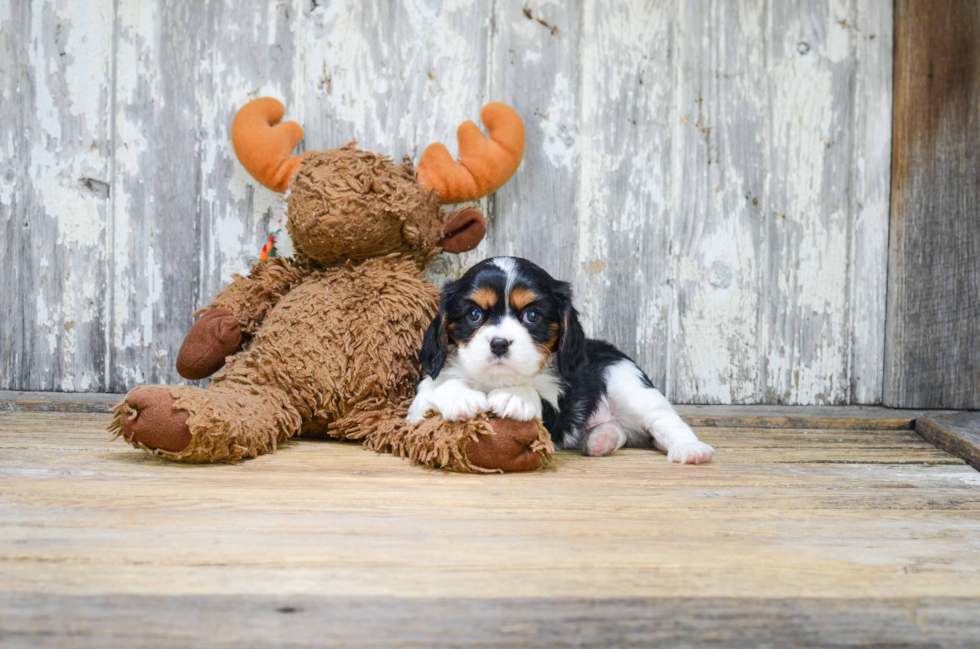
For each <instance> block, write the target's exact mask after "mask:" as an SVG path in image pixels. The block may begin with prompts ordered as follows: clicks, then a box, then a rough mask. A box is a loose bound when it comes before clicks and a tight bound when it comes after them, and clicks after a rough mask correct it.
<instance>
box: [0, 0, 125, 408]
mask: <svg viewBox="0 0 980 649" xmlns="http://www.w3.org/2000/svg"><path fill="white" fill-rule="evenodd" d="M112 21H113V2H112V1H111V0H95V1H93V2H90V3H85V4H81V3H64V2H57V3H56V2H33V3H28V2H2V3H0V58H2V60H3V63H2V65H0V256H2V260H3V261H2V263H0V389H10V388H17V389H28V390H69V391H71V390H81V391H88V390H100V389H104V387H105V384H104V378H105V324H106V304H105V299H106V290H105V289H106V287H105V284H106V281H105V275H106V268H107V256H106V254H105V236H106V225H107V222H108V218H109V196H110V180H111V178H110V174H111V165H110V162H109V158H110V150H111V147H112V140H111V119H110V116H111V101H112V100H111V97H112V78H111V71H112V48H113V45H112Z"/></svg>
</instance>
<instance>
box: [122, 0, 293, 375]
mask: <svg viewBox="0 0 980 649" xmlns="http://www.w3.org/2000/svg"><path fill="white" fill-rule="evenodd" d="M294 4H300V3H292V4H291V3H279V2H277V3H269V2H266V1H265V0H254V1H250V2H245V3H234V4H229V3H225V2H219V1H214V2H207V3H203V4H202V3H197V2H190V1H181V2H164V1H163V0H159V1H156V2H149V3H147V2H136V1H133V2H129V1H127V0H122V1H120V2H118V7H117V15H116V21H117V48H118V51H117V54H116V58H117V60H116V105H115V131H116V142H115V156H114V162H115V171H114V176H115V186H116V191H115V193H114V195H113V223H112V242H111V245H112V258H113V271H112V284H111V296H112V324H111V328H110V345H109V348H110V359H111V362H110V369H109V375H108V379H107V388H108V389H110V390H113V391H125V390H128V389H129V388H131V387H133V386H134V385H137V384H140V383H147V382H174V381H180V379H179V377H178V376H177V374H176V372H175V370H174V359H175V358H176V355H177V350H178V349H179V348H180V344H181V342H182V341H183V337H184V334H185V333H186V332H187V330H188V329H189V328H190V325H191V323H192V319H191V313H192V312H193V311H194V310H196V309H197V308H198V307H200V306H203V305H205V304H207V303H208V302H209V301H210V299H211V298H212V297H213V295H214V294H216V293H217V292H218V291H219V290H220V289H221V287H223V286H224V285H225V284H226V283H227V282H228V281H230V279H231V275H232V273H235V272H243V271H245V270H246V269H247V268H248V266H249V265H250V262H251V261H254V260H255V259H256V258H257V256H258V251H259V250H260V249H261V247H262V244H263V243H264V241H265V238H266V237H267V235H268V228H269V223H270V221H272V222H273V223H274V222H275V221H278V219H279V217H280V216H281V214H282V201H281V199H280V198H279V197H278V196H277V195H275V194H273V193H271V192H269V191H266V190H264V189H261V190H260V191H256V187H257V186H258V185H257V183H255V182H254V181H251V179H249V177H248V174H247V173H246V172H245V171H244V170H243V169H242V168H241V165H239V164H238V162H237V160H236V159H235V156H234V152H233V151H232V147H231V143H230V141H229V137H228V132H229V128H230V124H231V119H232V116H233V115H234V112H235V110H237V108H239V107H240V106H241V105H242V104H244V103H245V102H246V101H248V100H249V99H253V98H255V97H256V96H260V95H264V94H272V95H275V96H277V97H280V98H281V99H283V100H284V101H286V102H287V103H288V102H289V99H290V96H291V89H292V73H293V62H294V59H295V57H296V56H297V55H298V54H297V50H296V49H294V47H293V40H294V39H293V34H294V33H295V23H296V22H297V21H298V20H299V19H300V18H301V16H300V9H298V8H297V7H295V6H293V5H294ZM291 12H292V13H291Z"/></svg>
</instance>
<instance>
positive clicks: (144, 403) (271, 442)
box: [109, 384, 300, 462]
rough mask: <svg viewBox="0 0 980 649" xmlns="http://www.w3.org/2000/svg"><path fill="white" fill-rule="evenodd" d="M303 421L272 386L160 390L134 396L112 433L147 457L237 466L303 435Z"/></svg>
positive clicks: (163, 387)
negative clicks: (236, 464) (149, 454)
mask: <svg viewBox="0 0 980 649" xmlns="http://www.w3.org/2000/svg"><path fill="white" fill-rule="evenodd" d="M299 428H300V416H299V414H298V413H297V411H296V409H295V408H294V407H293V406H292V405H291V404H290V403H289V402H288V399H287V398H286V395H285V393H284V392H282V391H281V390H277V389H275V388H272V387H271V386H254V388H251V389H244V386H241V385H234V384H233V385H221V384H219V385H212V386H209V387H208V388H207V389H204V390H202V389H200V388H195V387H190V386H177V385H158V386H147V387H139V388H136V389H134V390H133V391H131V392H130V393H129V394H128V395H126V398H125V399H124V400H123V401H122V403H120V404H119V405H118V406H116V412H115V417H114V418H113V421H112V423H111V424H110V426H109V430H110V431H111V432H114V433H115V434H116V435H117V436H122V437H123V438H124V439H125V440H126V441H127V442H129V443H130V444H132V445H133V446H135V447H136V448H141V449H144V450H146V451H150V452H152V453H153V454H154V455H159V456H161V457H165V458H168V459H171V460H176V461H181V462H236V461H238V460H242V459H246V458H252V457H255V456H257V455H261V454H263V453H271V452H273V451H275V450H276V444H277V443H278V442H281V441H284V440H286V439H289V438H290V437H292V436H293V435H295V434H296V433H298V432H299Z"/></svg>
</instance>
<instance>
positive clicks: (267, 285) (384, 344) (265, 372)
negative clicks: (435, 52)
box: [110, 144, 552, 473]
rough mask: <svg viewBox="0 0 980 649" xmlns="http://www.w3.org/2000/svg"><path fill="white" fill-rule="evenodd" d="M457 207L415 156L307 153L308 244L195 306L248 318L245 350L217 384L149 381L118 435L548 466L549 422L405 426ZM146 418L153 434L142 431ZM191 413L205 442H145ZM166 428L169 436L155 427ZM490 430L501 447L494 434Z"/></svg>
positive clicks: (478, 467)
mask: <svg viewBox="0 0 980 649" xmlns="http://www.w3.org/2000/svg"><path fill="white" fill-rule="evenodd" d="M472 211H474V212H475V210H472ZM456 215H457V213H445V212H443V211H442V209H441V208H440V207H439V203H438V199H437V197H436V196H435V195H434V194H433V193H432V192H429V191H426V190H425V189H423V188H422V187H421V186H420V185H419V184H418V182H417V181H416V180H415V177H414V171H413V169H412V167H411V164H409V163H406V164H404V165H395V164H393V163H392V162H391V160H390V159H388V158H386V157H384V156H380V155H376V154H373V153H367V152H365V151H360V150H358V149H356V148H354V145H353V144H349V145H347V146H346V147H343V148H341V149H336V150H333V151H324V152H318V153H314V154H312V155H309V156H307V157H306V158H305V159H304V161H303V165H302V167H301V168H300V170H299V171H298V172H297V174H296V176H295V178H294V180H293V183H292V185H291V190H290V195H289V197H288V228H289V231H290V234H291V235H292V238H293V243H294V245H295V248H296V250H297V254H296V255H295V256H294V257H293V258H292V259H289V260H286V259H282V258H274V259H272V260H271V261H269V262H267V263H259V264H256V265H255V266H253V267H252V270H251V272H250V273H249V275H248V277H241V276H236V277H235V278H234V281H232V283H231V284H230V285H229V286H228V287H226V288H225V289H224V290H223V291H221V293H219V294H218V296H217V297H216V298H215V299H214V300H213V301H212V302H211V304H209V305H208V306H207V307H205V308H204V309H201V310H200V311H198V313H197V314H196V315H200V314H204V316H203V317H202V318H201V320H199V321H198V324H200V323H201V322H205V324H204V325H201V326H202V327H206V326H207V325H206V323H207V322H208V319H209V318H220V317H221V315H222V314H223V313H228V314H231V315H232V316H234V318H237V320H238V323H239V325H240V331H241V334H242V338H243V342H242V348H241V349H240V350H239V351H238V352H237V353H235V354H234V355H233V356H228V357H227V359H226V360H227V364H226V365H225V367H224V369H222V370H221V371H220V372H218V373H217V374H215V375H214V376H213V378H212V379H211V383H210V385H208V386H207V387H206V388H204V389H201V388H197V387H192V386H156V387H153V388H137V389H136V390H134V391H133V392H131V393H130V394H129V395H127V397H126V399H125V400H124V401H123V403H121V404H120V405H119V406H118V407H117V409H116V416H115V418H114V420H113V422H112V424H111V425H110V430H111V431H112V432H113V433H115V434H116V435H117V436H119V435H122V436H123V437H124V439H126V440H127V441H128V442H130V443H131V444H133V445H134V446H136V447H137V448H143V449H145V450H147V451H150V452H152V453H154V454H156V455H158V456H161V457H165V458H168V459H171V460H178V461H182V462H237V461H239V460H242V459H245V458H251V457H255V456H256V455H259V454H262V453H270V452H273V451H275V450H276V446H277V444H278V443H279V442H282V441H284V440H287V439H289V438H290V437H292V436H294V435H298V434H300V433H302V434H306V435H330V436H334V437H339V438H349V439H356V440H362V441H363V443H364V445H365V446H367V447H368V448H373V449H375V450H379V451H388V452H392V453H395V454H397V455H399V456H401V457H406V458H409V459H411V460H412V461H413V462H417V463H421V464H426V465H428V466H435V467H442V468H446V469H452V470H455V471H471V472H480V473H485V472H492V471H499V470H501V469H503V470H529V469H533V468H536V467H537V466H539V465H545V464H547V462H548V461H550V458H551V453H552V448H551V443H550V440H548V438H547V434H546V433H545V432H544V429H543V428H542V427H541V426H540V424H539V423H537V422H529V423H517V425H516V426H510V427H508V425H507V422H505V424H504V425H503V426H502V427H500V430H498V431H497V432H496V433H495V432H494V426H493V425H492V424H490V423H488V421H487V420H486V418H481V419H479V420H475V421H473V422H466V423H462V424H447V423H446V422H443V421H442V419H441V418H438V417H434V418H432V419H429V420H427V421H425V422H423V423H422V424H420V425H418V426H410V425H409V424H407V423H406V422H405V420H404V415H405V412H406V410H407V407H408V404H409V403H410V402H411V399H412V397H413V396H414V394H415V388H416V386H417V384H418V380H419V372H420V370H419V366H418V360H417V354H418V350H419V348H420V347H421V344H422V337H423V335H424V333H425V330H426V327H427V326H428V324H429V323H430V322H431V320H432V318H433V317H434V316H435V314H436V312H437V310H438V304H439V291H438V290H437V289H436V288H435V286H433V285H432V283H431V282H429V281H428V280H426V279H425V277H424V276H423V274H422V273H423V271H424V269H425V267H426V266H427V265H428V263H429V262H430V261H431V260H432V259H433V258H434V257H435V255H436V254H438V253H439V252H440V250H441V249H440V247H439V244H440V238H441V237H442V235H443V232H444V228H445V224H446V223H447V222H449V221H451V220H452V219H453V218H454V217H455V216H456ZM465 218H466V219H475V220H477V221H479V220H480V219H482V215H480V216H479V218H477V217H476V215H474V214H469V215H468V216H466V217H465ZM219 310H221V311H219ZM212 312H217V315H215V316H209V315H208V314H209V313H212ZM197 326H198V325H195V327H197ZM194 331H195V330H194V329H192V330H191V334H192V335H197V336H200V339H201V340H203V339H204V337H203V336H201V334H195V333H194ZM222 340H223V339H221V337H219V341H218V346H219V347H220V345H221V344H224V342H222ZM195 353H196V354H197V356H198V357H201V358H205V357H206V358H211V356H219V355H220V354H221V353H222V352H221V350H220V349H219V350H212V351H208V350H203V349H197V350H195ZM209 354H210V356H209ZM212 360H213V359H212ZM214 362H217V361H214ZM141 395H142V396H141ZM148 395H154V399H152V400H151V401H152V402H153V404H155V406H154V407H153V408H149V407H147V405H148V404H149V403H150V401H148V400H147V399H146V398H145V397H147V396H148ZM161 404H162V405H161ZM175 413H179V414H180V416H181V421H180V422H178V421H177V420H176V419H175ZM185 417H186V418H185ZM137 422H138V427H139V428H140V430H141V431H143V432H142V433H141V434H140V435H133V434H130V432H129V431H132V430H135V428H134V426H136V423H137ZM178 423H180V424H181V425H182V426H184V430H185V431H186V433H189V436H190V440H189V442H188V443H187V444H186V445H185V446H183V447H179V446H177V445H175V444H169V445H167V446H161V445H158V446H157V447H154V445H153V444H149V443H146V441H140V440H159V439H162V438H161V437H160V435H159V434H157V433H163V432H165V431H164V430H163V429H164V428H166V427H168V426H169V427H171V428H174V426H176V425H177V424H178ZM510 423H516V422H510ZM154 424H156V426H157V428H158V429H159V430H148V427H149V428H150V429H152V428H153V426H154ZM504 429H506V430H504ZM174 430H176V429H174ZM501 431H503V432H501ZM171 432H172V431H171ZM488 436H493V437H494V440H493V443H489V442H488V443H485V444H484V443H481V440H482V439H486V438H487V437H488ZM168 449H169V450H168ZM468 453H470V454H471V455H472V457H471V455H468ZM474 457H476V458H478V461H474V459H473V458H474Z"/></svg>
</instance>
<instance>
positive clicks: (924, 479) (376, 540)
mask: <svg viewBox="0 0 980 649" xmlns="http://www.w3.org/2000/svg"><path fill="white" fill-rule="evenodd" d="M106 421H107V417H106V416H105V415H85V414H77V413H70V414H68V413H38V412H34V413H0V493H3V494H4V498H3V499H2V500H0V520H3V521H4V524H3V525H0V583H2V584H3V590H4V591H6V592H8V593H25V594H34V595H52V596H62V595H68V596H80V595H88V596H101V595H127V594H129V595H134V596H135V595H153V596H166V597H178V596H185V595H219V594H220V595H251V596H277V597H282V596H290V597H297V598H302V597H303V596H305V595H320V596H322V595H328V594H329V595H342V596H345V597H380V596H394V597H410V598H419V597H423V598H426V597H463V598H513V597H526V598H554V597H570V598H576V597H578V598H600V599H604V598H624V597H734V598H770V599H796V598H800V597H829V598H871V599H878V598H881V599H893V598H910V599H915V598H921V597H964V598H970V599H975V598H980V576H978V575H977V573H976V569H975V568H976V564H977V561H978V560H980V536H978V535H977V534H976V530H977V527H978V525H980V499H978V498H977V494H978V493H980V491H978V490H980V474H978V473H977V472H975V471H974V470H973V469H971V468H970V467H968V466H966V465H965V464H964V463H963V462H962V461H961V460H959V459H958V458H955V457H953V456H951V455H948V454H946V453H944V452H942V451H940V450H938V449H936V448H935V447H933V446H932V445H930V444H929V443H927V442H926V441H924V440H923V439H922V438H921V437H919V436H918V435H917V434H916V433H915V432H914V431H912V430H907V429H906V430H895V431H889V430H865V431H861V430H833V429H819V428H809V429H781V430H773V429H752V428H699V429H698V433H699V435H701V436H702V438H703V439H705V440H706V441H708V442H710V443H712V444H713V445H715V447H716V448H717V449H718V454H717V455H716V460H715V462H713V463H711V464H709V465H705V466H700V467H685V466H678V465H675V464H670V463H668V462H666V461H665V459H664V456H663V454H662V453H658V452H655V451H651V450H643V449H638V450H631V451H628V452H621V453H617V454H615V455H614V456H612V457H610V458H607V459H602V460H597V459H591V458H584V457H582V456H581V455H577V454H573V453H568V452H563V453H561V454H559V456H558V463H557V468H556V469H555V470H553V471H547V472H542V473H535V474H525V475H519V474H512V475H503V476H491V477H486V476H472V475H455V474H446V473H440V472H434V471H428V470H424V469H420V468H417V467H411V466H409V465H408V464H407V463H406V462H404V461H401V460H398V459H397V458H394V457H392V456H389V455H376V454H374V453H371V452H369V451H365V450H363V449H361V448H359V447H358V446H357V445H352V444H344V443H338V442H326V441H312V440H307V441H302V440H301V441H295V442H290V443H287V444H285V445H283V447H282V448H281V449H280V450H279V452H277V453H276V454H275V455H271V456H263V457H261V458H258V459H256V460H253V461H249V462H246V463H243V464H242V465H239V466H207V467H200V466H187V465H179V464H173V463H168V462H164V461H160V460H158V459H157V458H154V457H152V456H148V455H145V454H143V453H140V452H138V451H135V450H133V449H130V448H128V447H126V446H124V445H122V444H120V443H118V442H116V443H111V444H110V443H107V442H106V441H105V433H104V426H105V423H106ZM584 494H588V495H587V496H584ZM556 549H557V551H556Z"/></svg>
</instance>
